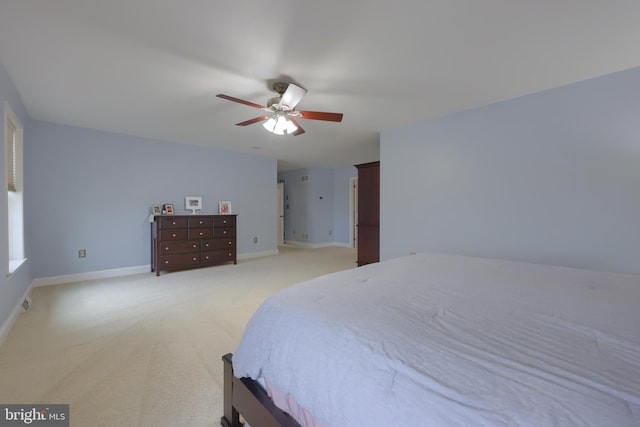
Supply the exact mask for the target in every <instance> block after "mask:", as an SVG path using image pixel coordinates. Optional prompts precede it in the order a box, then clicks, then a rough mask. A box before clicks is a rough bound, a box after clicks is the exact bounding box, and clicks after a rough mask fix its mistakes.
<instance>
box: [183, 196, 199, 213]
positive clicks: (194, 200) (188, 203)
mask: <svg viewBox="0 0 640 427" xmlns="http://www.w3.org/2000/svg"><path fill="white" fill-rule="evenodd" d="M184 208H185V210H188V211H191V213H192V214H195V213H196V211H199V210H201V209H202V197H200V196H186V197H185V198H184Z"/></svg>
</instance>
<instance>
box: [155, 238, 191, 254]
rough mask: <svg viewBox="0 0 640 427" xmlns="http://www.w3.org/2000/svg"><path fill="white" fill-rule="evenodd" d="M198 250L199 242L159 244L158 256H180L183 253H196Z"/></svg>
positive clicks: (182, 241)
mask: <svg viewBox="0 0 640 427" xmlns="http://www.w3.org/2000/svg"><path fill="white" fill-rule="evenodd" d="M199 250H200V241H199V240H176V241H167V242H161V243H160V254H161V255H169V254H181V253H185V252H198V251H199Z"/></svg>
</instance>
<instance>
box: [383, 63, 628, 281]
mask: <svg viewBox="0 0 640 427" xmlns="http://www.w3.org/2000/svg"><path fill="white" fill-rule="evenodd" d="M380 157H381V224H380V226H381V258H382V259H388V258H393V257H398V256H403V255H407V254H408V253H409V252H410V251H443V252H453V253H462V254H472V255H481V256H489V257H501V258H509V259H516V260H525V261H533V262H541V263H552V264H559V265H568V266H576V267H586V268H594V269H602V270H611V271H622V272H635V273H640V68H637V69H633V70H628V71H624V72H620V73H616V74H612V75H608V76H604V77H600V78H596V79H592V80H589V81H584V82H580V83H576V84H572V85H569V86H565V87H561V88H557V89H553V90H549V91H545V92H541V93H538V94H534V95H529V96H525V97H522V98H518V99H515V100H511V101H507V102H502V103H499V104H495V105H491V106H487V107H484V108H479V109H474V110H471V111H467V112H463V113H460V114H455V115H451V116H448V117H444V118H441V119H438V120H432V121H428V122H424V123H419V124H416V125H414V126H409V127H406V128H403V129H398V130H390V131H386V132H383V133H382V135H381V156H380Z"/></svg>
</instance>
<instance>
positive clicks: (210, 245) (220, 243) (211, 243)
mask: <svg viewBox="0 0 640 427" xmlns="http://www.w3.org/2000/svg"><path fill="white" fill-rule="evenodd" d="M215 249H233V250H234V251H235V249H236V239H215V240H204V241H203V242H202V250H203V251H210V250H215Z"/></svg>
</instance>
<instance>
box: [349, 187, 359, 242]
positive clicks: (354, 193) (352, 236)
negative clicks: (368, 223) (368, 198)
mask: <svg viewBox="0 0 640 427" xmlns="http://www.w3.org/2000/svg"><path fill="white" fill-rule="evenodd" d="M357 230H358V178H351V180H350V181H349V243H350V245H351V247H352V248H357V247H358V231H357Z"/></svg>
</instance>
